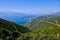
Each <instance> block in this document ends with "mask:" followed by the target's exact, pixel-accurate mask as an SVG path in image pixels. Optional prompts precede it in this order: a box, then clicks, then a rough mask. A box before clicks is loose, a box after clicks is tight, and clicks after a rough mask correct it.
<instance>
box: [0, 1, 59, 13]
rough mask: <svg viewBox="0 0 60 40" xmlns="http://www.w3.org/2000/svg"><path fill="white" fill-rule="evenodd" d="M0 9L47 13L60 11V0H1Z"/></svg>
mask: <svg viewBox="0 0 60 40" xmlns="http://www.w3.org/2000/svg"><path fill="white" fill-rule="evenodd" d="M0 11H14V12H20V13H27V14H37V13H38V14H40V13H42V14H47V13H52V12H58V11H60V0H0Z"/></svg>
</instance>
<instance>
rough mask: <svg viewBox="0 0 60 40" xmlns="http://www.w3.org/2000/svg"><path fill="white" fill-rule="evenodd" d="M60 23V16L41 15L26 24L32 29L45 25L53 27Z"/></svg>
mask: <svg viewBox="0 0 60 40" xmlns="http://www.w3.org/2000/svg"><path fill="white" fill-rule="evenodd" d="M59 24H60V16H41V17H38V18H35V19H33V20H32V21H31V22H30V23H28V24H27V25H26V26H27V27H28V28H29V29H31V30H36V29H41V28H43V27H53V26H58V25H59Z"/></svg>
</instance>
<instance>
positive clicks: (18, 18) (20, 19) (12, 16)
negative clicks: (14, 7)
mask: <svg viewBox="0 0 60 40" xmlns="http://www.w3.org/2000/svg"><path fill="white" fill-rule="evenodd" d="M34 17H36V15H32V14H24V13H17V12H10V11H8V12H0V18H3V19H6V20H9V21H13V22H15V23H17V24H26V23H28V22H29V20H31V19H32V18H34Z"/></svg>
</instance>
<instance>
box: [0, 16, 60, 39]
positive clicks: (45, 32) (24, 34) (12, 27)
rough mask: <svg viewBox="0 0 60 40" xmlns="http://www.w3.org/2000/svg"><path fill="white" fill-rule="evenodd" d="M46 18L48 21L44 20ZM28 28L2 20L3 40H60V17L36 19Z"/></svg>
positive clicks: (1, 31) (0, 35)
mask: <svg viewBox="0 0 60 40" xmlns="http://www.w3.org/2000/svg"><path fill="white" fill-rule="evenodd" d="M44 18H46V19H44ZM27 26H28V28H29V29H30V30H31V31H30V30H29V29H28V28H26V27H23V26H21V25H18V24H15V23H13V22H10V21H6V20H3V19H0V39H1V40H60V17H59V16H46V17H41V18H40V17H39V18H37V19H34V20H33V21H32V22H31V23H30V24H28V25H27Z"/></svg>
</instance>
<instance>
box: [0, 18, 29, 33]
mask: <svg viewBox="0 0 60 40" xmlns="http://www.w3.org/2000/svg"><path fill="white" fill-rule="evenodd" d="M3 29H5V30H7V31H10V32H13V31H19V32H21V33H25V32H28V31H29V29H28V28H26V27H23V26H21V25H18V24H16V23H14V22H10V21H6V20H4V19H1V18H0V31H1V30H3Z"/></svg>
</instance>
